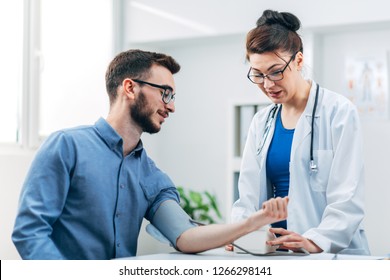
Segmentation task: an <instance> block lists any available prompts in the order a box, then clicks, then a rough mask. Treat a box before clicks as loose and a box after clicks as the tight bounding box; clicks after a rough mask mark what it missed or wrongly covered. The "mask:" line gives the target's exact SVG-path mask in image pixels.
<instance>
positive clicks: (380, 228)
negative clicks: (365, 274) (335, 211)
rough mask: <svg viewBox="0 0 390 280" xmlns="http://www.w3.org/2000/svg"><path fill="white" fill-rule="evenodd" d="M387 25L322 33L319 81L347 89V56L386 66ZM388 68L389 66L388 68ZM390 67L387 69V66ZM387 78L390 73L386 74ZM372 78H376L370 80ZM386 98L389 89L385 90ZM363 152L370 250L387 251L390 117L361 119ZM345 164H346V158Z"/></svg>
mask: <svg viewBox="0 0 390 280" xmlns="http://www.w3.org/2000/svg"><path fill="white" fill-rule="evenodd" d="M389 38H390V28H387V26H386V25H384V26H383V28H376V29H375V30H371V31H368V30H363V31H360V30H359V31H348V32H345V31H343V30H338V31H337V32H332V33H328V32H326V33H323V34H321V42H322V46H323V51H322V55H321V56H320V57H319V58H318V60H319V61H320V63H319V65H320V66H322V67H321V68H322V70H321V72H322V73H323V74H322V78H321V80H322V83H323V84H324V85H329V86H328V87H329V88H330V89H332V90H335V91H338V92H346V80H345V73H346V67H345V62H346V60H347V59H349V58H356V59H360V58H368V59H369V58H372V57H374V58H376V57H378V56H379V58H383V60H384V64H385V65H386V66H387V67H389V61H388V59H389V57H388V54H389V51H390V39H389ZM388 69H389V68H388ZM388 71H390V70H388ZM386 78H387V79H389V78H390V75H389V74H388V76H387V77H386ZM373 82H375V81H373ZM387 94H388V100H387V106H389V105H390V102H389V99H390V98H389V90H388V91H387ZM362 127H363V133H364V134H363V135H364V152H365V154H364V155H365V163H366V170H365V171H366V192H365V196H366V210H367V211H366V212H367V215H366V221H365V224H366V227H367V233H368V237H369V240H370V244H371V249H372V251H373V252H375V253H377V254H380V253H383V254H384V253H388V252H389V251H390V240H389V236H390V217H389V212H388V211H386V210H385V209H387V208H388V205H389V202H390V183H389V181H388V179H387V174H388V172H389V164H388V159H389V158H390V147H389V143H390V120H389V118H388V117H387V118H385V119H383V118H382V119H378V120H373V119H364V118H363V119H362ZM345 164H349V163H348V162H346V163H345Z"/></svg>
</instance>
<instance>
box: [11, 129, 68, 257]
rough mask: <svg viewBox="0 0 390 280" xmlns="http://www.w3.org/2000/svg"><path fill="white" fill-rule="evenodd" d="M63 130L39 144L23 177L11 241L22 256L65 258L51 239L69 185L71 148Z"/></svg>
mask: <svg viewBox="0 0 390 280" xmlns="http://www.w3.org/2000/svg"><path fill="white" fill-rule="evenodd" d="M69 142H70V141H68V140H67V139H66V136H65V134H64V133H62V132H59V133H56V134H53V135H52V136H50V137H49V138H48V139H47V140H46V141H45V142H44V143H43V145H42V146H41V148H40V149H39V151H38V152H37V155H36V157H35V159H34V160H33V162H32V164H31V167H30V170H29V172H28V174H27V177H26V179H25V182H24V185H23V188H22V192H21V195H20V199H19V209H18V213H17V217H16V221H15V226H14V230H13V233H12V240H13V242H14V244H15V246H16V248H17V250H18V252H19V254H20V256H21V257H22V258H23V259H64V256H63V255H62V254H61V252H60V251H59V249H58V248H57V247H56V245H55V244H54V242H53V241H52V239H51V237H50V236H51V233H52V230H53V228H52V225H53V224H54V223H55V221H56V220H57V218H58V217H59V216H60V214H61V212H62V209H63V207H64V204H65V200H66V196H67V193H68V190H69V185H70V179H69V178H70V175H69V174H70V172H71V164H70V162H72V158H74V151H73V149H72V148H71V144H70V143H69Z"/></svg>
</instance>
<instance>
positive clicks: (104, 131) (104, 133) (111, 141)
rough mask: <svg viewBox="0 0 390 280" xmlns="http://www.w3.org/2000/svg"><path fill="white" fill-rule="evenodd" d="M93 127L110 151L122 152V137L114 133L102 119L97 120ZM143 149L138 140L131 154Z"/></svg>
mask: <svg viewBox="0 0 390 280" xmlns="http://www.w3.org/2000/svg"><path fill="white" fill-rule="evenodd" d="M95 127H96V129H97V131H98V133H99V134H100V136H101V137H102V138H103V140H104V142H106V144H107V146H108V147H109V148H110V149H111V150H116V149H121V151H123V139H122V137H121V136H120V135H119V134H118V133H117V132H116V131H115V129H114V128H113V127H112V126H111V125H110V124H109V123H108V122H107V121H106V120H105V119H103V118H99V119H98V120H97V122H96V123H95ZM142 149H143V144H142V141H141V140H140V141H139V142H138V144H137V146H136V147H135V148H134V150H133V151H132V152H139V151H141V150H142Z"/></svg>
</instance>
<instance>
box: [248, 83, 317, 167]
mask: <svg viewBox="0 0 390 280" xmlns="http://www.w3.org/2000/svg"><path fill="white" fill-rule="evenodd" d="M319 89H320V86H319V84H317V88H316V95H315V98H314V105H313V112H312V118H311V136H310V163H309V164H310V171H312V172H317V171H318V167H317V165H316V164H315V162H314V155H313V150H314V147H313V143H314V119H315V114H316V110H317V106H318V92H319ZM278 107H279V105H278V104H275V105H274V106H273V107H272V108H271V110H270V111H269V113H268V116H267V120H266V122H265V128H264V134H263V137H262V139H261V142H260V145H259V147H258V148H257V152H256V154H257V155H260V154H261V152H262V150H263V148H264V145H265V142H266V140H267V138H268V134H269V131H270V130H271V125H272V122H273V120H274V119H275V114H276V112H277V110H278Z"/></svg>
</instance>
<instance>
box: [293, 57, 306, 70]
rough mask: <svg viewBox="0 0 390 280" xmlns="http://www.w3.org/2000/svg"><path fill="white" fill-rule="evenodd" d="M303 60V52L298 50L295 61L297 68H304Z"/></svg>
mask: <svg viewBox="0 0 390 280" xmlns="http://www.w3.org/2000/svg"><path fill="white" fill-rule="evenodd" d="M303 62H304V58H303V53H302V52H297V54H296V55H295V63H296V65H297V70H298V71H301V70H302V67H303Z"/></svg>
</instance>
